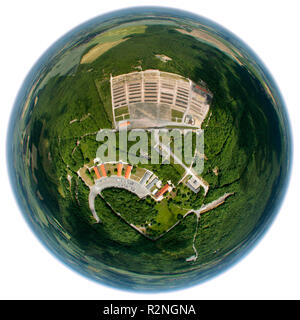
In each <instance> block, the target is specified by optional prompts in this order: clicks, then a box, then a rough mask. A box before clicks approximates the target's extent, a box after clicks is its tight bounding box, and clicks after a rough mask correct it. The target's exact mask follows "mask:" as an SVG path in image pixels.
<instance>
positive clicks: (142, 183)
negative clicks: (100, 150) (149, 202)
mask: <svg viewBox="0 0 300 320" xmlns="http://www.w3.org/2000/svg"><path fill="white" fill-rule="evenodd" d="M109 164H110V165H111V163H109ZM115 165H116V168H117V172H116V173H117V174H116V175H115V174H114V175H110V176H108V175H107V170H106V167H105V163H101V164H96V165H95V166H94V167H93V170H94V172H95V174H96V180H95V183H96V184H97V186H98V187H99V188H101V190H102V189H104V188H112V187H115V188H123V189H127V190H129V191H131V192H133V193H135V194H136V195H138V196H139V197H140V198H144V197H146V196H147V195H150V196H151V197H152V198H153V199H155V200H156V201H160V200H162V199H163V198H164V195H165V194H166V193H167V192H170V191H171V190H172V188H173V187H174V186H173V185H172V183H171V181H168V183H166V184H165V185H164V186H162V181H161V180H160V179H159V178H158V177H157V176H156V175H155V174H153V172H151V171H150V170H145V172H144V174H143V176H142V177H141V178H140V179H139V180H138V181H137V180H136V177H135V179H131V173H132V165H130V164H125V163H122V162H118V163H115ZM123 169H124V170H123Z"/></svg>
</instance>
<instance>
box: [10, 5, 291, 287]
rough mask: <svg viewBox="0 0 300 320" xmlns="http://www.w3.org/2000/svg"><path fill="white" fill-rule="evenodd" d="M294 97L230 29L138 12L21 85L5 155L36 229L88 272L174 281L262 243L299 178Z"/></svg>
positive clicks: (98, 28)
mask: <svg viewBox="0 0 300 320" xmlns="http://www.w3.org/2000/svg"><path fill="white" fill-rule="evenodd" d="M290 162H291V133H290V125H289V121H288V116H287V111H286V108H285V105H284V102H283V100H282V97H281V94H280V92H279V90H278V88H277V86H276V83H275V82H274V80H273V78H272V76H271V75H270V73H269V71H268V70H267V69H266V67H265V66H264V64H263V63H262V62H261V61H260V59H259V58H258V57H257V56H256V55H255V53H254V52H253V51H252V50H251V49H250V48H249V47H248V46H247V45H246V44H245V43H244V42H243V41H242V40H240V39H238V38H237V37H236V36H235V35H233V34H232V33H231V32H230V31H228V30H226V29H224V28H223V27H221V26H220V25H218V24H217V23H215V22H212V21H210V20H208V19H206V18H204V17H201V16H198V15H194V14H193V13H191V12H185V11H181V10H177V9H170V8H160V7H137V8H128V9H123V10H119V11H114V12H110V13H108V14H105V15H102V16H99V17H96V18H93V19H92V20H90V21H88V22H86V23H84V24H82V25H80V26H78V27H76V28H75V29H73V30H71V31H70V32H68V33H67V34H65V35H64V36H63V37H62V38H60V39H59V40H58V41H57V42H55V43H54V44H53V45H52V46H51V47H50V48H49V49H48V50H47V51H46V52H45V53H44V54H43V55H42V56H41V58H40V59H39V60H38V61H37V63H36V64H35V65H34V66H33V68H32V69H31V71H30V72H29V74H28V76H27V78H26V79H25V81H24V83H23V86H22V87H21V89H20V91H19V93H18V95H17V98H16V101H15V105H14V107H13V110H12V113H11V119H10V125H9V129H8V139H7V163H8V167H9V175H10V180H11V185H12V187H13V190H14V193H15V197H16V199H17V202H18V204H19V207H20V209H21V211H22V213H23V215H24V217H25V218H26V220H27V222H28V223H29V225H30V226H31V228H32V230H33V232H34V233H35V234H36V236H37V238H39V240H40V241H41V242H42V243H43V244H44V245H45V247H46V248H48V249H49V250H50V252H51V253H52V254H53V255H54V256H56V257H57V258H58V259H59V260H60V261H62V262H63V263H65V264H66V265H68V266H69V267H71V268H72V269H73V270H76V271H78V272H79V273H80V274H82V275H84V276H86V277H88V278H89V279H92V280H95V281H97V282H99V283H101V284H105V285H108V286H112V287H115V288H118V289H123V290H131V291H140V292H160V291H166V290H175V289H182V288H185V287H188V286H192V285H195V284H199V283H201V282H203V281H205V280H207V279H211V278H212V277H214V276H216V275H218V274H220V273H221V272H222V271H224V270H226V269H227V268H228V267H230V266H232V265H233V264H234V263H236V262H237V261H238V260H240V259H241V258H242V257H243V256H244V255H245V254H246V253H247V252H249V250H250V249H251V248H253V247H254V245H255V244H257V242H258V240H259V239H261V237H262V235H263V234H264V232H265V231H266V230H267V229H268V227H269V226H270V224H271V223H272V221H273V220H274V217H275V216H276V214H277V212H278V210H279V208H280V205H281V202H282V199H283V197H284V194H285V192H286V188H287V183H288V179H289V172H290Z"/></svg>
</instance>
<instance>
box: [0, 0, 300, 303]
mask: <svg viewBox="0 0 300 320" xmlns="http://www.w3.org/2000/svg"><path fill="white" fill-rule="evenodd" d="M137 5H157V6H158V5H162V6H169V7H174V8H179V9H184V10H188V11H191V12H194V13H197V14H200V15H203V16H204V17H207V18H209V19H211V20H213V21H215V22H217V23H219V24H221V25H222V26H224V27H225V28H227V29H229V30H230V31H232V32H233V33H235V34H236V35H237V36H239V37H240V38H241V39H243V40H244V41H245V42H246V43H247V44H248V45H249V46H250V47H251V48H252V49H253V50H254V51H255V52H256V53H257V54H258V56H259V57H260V58H261V59H262V61H264V63H265V64H266V66H267V67H268V69H269V70H270V71H271V73H272V75H273V77H274V78H275V80H276V82H277V84H278V86H279V88H280V90H281V92H282V94H283V97H284V99H285V101H286V105H287V108H288V112H289V115H290V120H291V124H292V128H293V137H294V163H293V164H294V165H293V172H292V177H291V181H290V187H289V190H288V193H287V196H286V198H285V201H284V203H283V205H282V208H281V211H280V212H279V214H278V216H277V218H276V219H275V222H274V223H273V224H272V226H271V228H270V229H269V231H268V232H267V234H266V235H265V237H264V238H263V239H262V241H261V242H260V243H259V244H258V246H257V247H255V248H254V250H252V251H251V252H250V254H248V255H247V256H246V257H245V258H244V259H243V260H242V261H240V262H239V263H238V264H236V265H235V266H233V267H232V268H230V269H229V270H227V271H226V272H225V273H223V274H221V275H219V276H218V277H216V278H213V279H211V280H210V281H208V282H205V283H203V284H201V285H198V286H195V287H192V288H189V289H185V290H179V291H173V292H169V293H160V294H140V293H132V292H126V291H119V290H116V289H112V288H109V287H106V286H102V285H100V284H97V283H95V282H92V281H90V280H88V279H86V278H84V277H82V276H80V275H79V274H77V273H75V272H74V271H72V270H70V269H68V268H67V267H66V266H64V265H63V264H62V263H61V262H59V261H58V260H57V259H56V258H55V257H53V256H52V255H51V254H50V253H49V252H48V251H47V250H46V249H45V248H44V247H43V245H42V244H41V243H40V242H39V241H38V240H37V238H36V237H35V235H34V234H33V233H32V232H31V230H30V229H29V227H28V226H27V224H26V223H25V221H24V219H23V217H22V215H21V213H20V211H19V209H18V208H17V206H16V203H15V200H14V196H13V194H12V191H11V188H10V185H9V181H8V176H7V172H6V159H5V143H6V131H7V124H8V119H9V116H10V112H11V109H12V105H13V102H14V99H15V97H16V94H17V91H18V90H19V88H20V86H21V84H22V81H23V80H24V78H25V76H26V74H27V73H28V72H29V70H30V68H31V67H32V65H33V64H34V63H35V62H36V60H37V59H38V58H39V57H40V56H41V55H42V53H44V51H45V50H46V49H47V48H48V47H49V46H50V45H51V44H52V43H53V42H54V41H56V40H57V39H58V38H59V37H61V36H62V35H63V34H64V33H66V32H67V31H69V30H70V29H72V28H73V27H75V26H77V25H78V24H80V23H82V22H85V21H86V20H89V19H90V18H92V17H95V16H97V15H100V14H102V13H105V12H108V11H112V10H116V9H120V8H125V7H129V6H137ZM299 9H300V5H298V1H297V0H295V1H293V0H286V1H276V0H273V1H266V0H265V1H264V0H259V1H257V0H252V1H238V0H236V1H234V0H226V1H222V0H221V1H216V0H195V1H190V0H184V1H182V0H181V1H177V0H173V1H168V0H152V1H141V0H140V1H134V0H128V1H124V0H122V1H121V0H110V1H100V0H98V1H92V0H85V1H83V0H80V1H77V0H72V1H66V0H65V1H64V0H59V1H57V0H52V1H49V0H45V1H33V0H27V1H16V0H11V1H1V4H0V35H1V37H0V46H1V50H0V64H1V68H0V81H1V83H0V104H1V115H0V130H1V132H0V139H1V149H0V150H1V151H0V156H1V163H0V177H1V178H0V181H1V182H0V203H1V206H0V212H1V222H0V299H101V300H102V299H300V290H299V288H300V253H299V252H300V249H299V246H300V215H299V212H300V210H299V189H300V188H299V178H300V175H299V170H300V169H299V168H300V166H299V165H300V163H299V160H300V159H299V141H298V139H299V138H300V111H299V110H300V105H299V92H300V81H299V76H300V67H299V65H300V64H299V52H300V50H299V49H300V45H299V31H300V23H299V20H300V18H299V12H300V10H299Z"/></svg>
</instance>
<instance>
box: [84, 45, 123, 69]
mask: <svg viewBox="0 0 300 320" xmlns="http://www.w3.org/2000/svg"><path fill="white" fill-rule="evenodd" d="M126 40H127V39H120V40H117V41H113V42H106V43H99V44H97V45H96V46H95V47H93V48H92V49H91V50H90V51H89V52H87V53H86V54H85V55H84V56H83V57H82V58H81V61H80V63H91V62H93V61H95V60H96V59H97V58H99V57H100V56H101V55H102V54H103V53H105V52H106V51H108V50H109V49H111V48H113V47H115V46H117V45H118V44H119V43H121V42H123V41H126Z"/></svg>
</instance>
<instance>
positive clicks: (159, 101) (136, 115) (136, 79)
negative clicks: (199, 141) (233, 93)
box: [110, 70, 213, 127]
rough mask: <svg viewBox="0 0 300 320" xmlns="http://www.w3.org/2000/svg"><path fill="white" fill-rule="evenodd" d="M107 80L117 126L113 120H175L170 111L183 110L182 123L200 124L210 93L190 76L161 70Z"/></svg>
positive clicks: (207, 105)
mask: <svg viewBox="0 0 300 320" xmlns="http://www.w3.org/2000/svg"><path fill="white" fill-rule="evenodd" d="M110 81H111V97H112V108H113V115H114V119H115V125H116V127H118V125H117V124H116V122H118V121H120V120H125V119H128V118H129V119H130V120H134V119H151V120H164V121H169V122H174V121H178V120H177V119H175V120H174V117H172V112H175V113H176V112H177V114H178V112H179V113H182V115H183V116H182V118H180V120H181V121H182V122H185V123H186V124H193V125H195V126H198V127H200V126H201V123H202V121H203V120H204V119H205V117H206V115H207V113H208V110H209V105H210V102H211V99H212V96H213V95H212V93H211V92H210V91H209V90H208V89H207V88H205V87H204V86H200V85H197V84H195V83H194V82H192V81H191V80H190V79H187V78H184V77H182V76H180V75H178V74H173V73H169V72H163V71H160V70H145V71H140V72H132V73H127V74H123V75H119V76H116V77H112V76H111V79H110ZM116 113H117V116H115V114H116ZM187 115H189V116H188V117H186V116H187ZM122 117H123V118H122Z"/></svg>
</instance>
